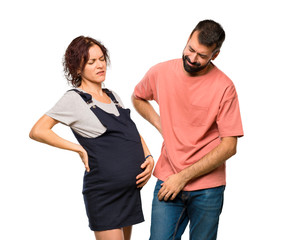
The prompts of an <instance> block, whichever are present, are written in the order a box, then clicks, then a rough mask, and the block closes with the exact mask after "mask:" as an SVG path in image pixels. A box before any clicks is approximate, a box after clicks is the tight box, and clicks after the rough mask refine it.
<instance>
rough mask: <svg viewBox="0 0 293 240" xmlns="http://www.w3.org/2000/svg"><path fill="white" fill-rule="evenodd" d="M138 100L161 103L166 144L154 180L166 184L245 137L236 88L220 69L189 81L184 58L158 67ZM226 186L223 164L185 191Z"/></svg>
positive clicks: (140, 88)
mask: <svg viewBox="0 0 293 240" xmlns="http://www.w3.org/2000/svg"><path fill="white" fill-rule="evenodd" d="M134 95H135V96H136V97H137V98H142V99H145V100H155V101H156V102H157V103H158V104H159V109H160V118H161V125H162V134H163V138H164V142H163V145H162V150H161V155H160V157H159V159H158V161H157V164H156V167H155V170H154V176H156V177H157V178H158V179H160V180H162V181H165V180H166V179H167V178H168V176H170V175H172V174H174V173H178V172H180V171H181V170H183V169H184V168H186V167H188V166H190V165H192V164H193V163H195V162H196V161H198V160H199V159H201V158H202V157H203V156H204V155H206V154H207V153H209V152H210V151H211V150H212V149H213V148H215V147H216V146H217V145H219V144H220V142H221V140H220V138H221V137H228V136H243V129H242V123H241V117H240V111H239V104H238V97H237V93H236V90H235V87H234V84H233V82H232V81H231V80H230V79H229V78H228V77H227V76H226V75H225V74H224V73H223V72H222V71H220V70H219V69H218V68H217V67H216V66H214V68H213V69H212V70H211V71H210V72H209V73H207V74H205V75H203V76H199V77H190V76H186V75H185V74H184V70H183V63H182V59H175V60H170V61H167V62H164V63H159V64H157V65H155V66H154V67H152V68H151V69H150V70H149V71H148V72H147V73H146V75H145V76H144V78H143V79H142V80H141V81H140V82H139V83H138V84H137V86H136V87H135V90H134ZM225 184H226V174H225V164H223V165H222V166H220V167H218V168H217V169H215V170H214V171H212V172H210V173H208V174H206V175H204V176H202V177H199V178H197V179H195V180H194V181H192V182H190V183H188V185H186V187H185V188H184V190H186V191H193V190H198V189H205V188H211V187H216V186H221V185H225Z"/></svg>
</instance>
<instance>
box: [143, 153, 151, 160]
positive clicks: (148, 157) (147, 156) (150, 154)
mask: <svg viewBox="0 0 293 240" xmlns="http://www.w3.org/2000/svg"><path fill="white" fill-rule="evenodd" d="M149 157H153V156H152V155H151V154H149V155H147V156H145V158H144V160H147V158H149Z"/></svg>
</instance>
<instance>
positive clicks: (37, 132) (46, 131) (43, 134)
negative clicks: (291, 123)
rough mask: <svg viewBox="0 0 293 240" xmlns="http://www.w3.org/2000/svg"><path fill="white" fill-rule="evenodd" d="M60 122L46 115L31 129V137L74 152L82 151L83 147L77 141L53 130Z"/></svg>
mask: <svg viewBox="0 0 293 240" xmlns="http://www.w3.org/2000/svg"><path fill="white" fill-rule="evenodd" d="M57 123H58V121H56V120H55V119H52V118H51V117H49V116H47V115H44V116H43V117H41V118H40V120H39V121H38V122H37V123H36V124H35V125H34V126H33V128H32V130H31V131H30V134H29V136H30V138H31V139H33V140H36V141H38V142H42V143H45V144H48V145H51V146H53V147H57V148H61V149H66V150H70V151H74V152H78V153H80V152H82V151H83V148H82V147H81V146H80V145H79V144H76V143H73V142H70V141H68V140H66V139H64V138H62V137H60V136H58V135H57V134H56V133H55V132H53V131H52V128H53V126H55V125H56V124H57Z"/></svg>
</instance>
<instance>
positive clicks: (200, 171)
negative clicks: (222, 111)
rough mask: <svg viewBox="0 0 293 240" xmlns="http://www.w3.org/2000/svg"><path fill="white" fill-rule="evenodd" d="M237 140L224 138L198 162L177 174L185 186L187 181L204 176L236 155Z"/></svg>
mask: <svg viewBox="0 0 293 240" xmlns="http://www.w3.org/2000/svg"><path fill="white" fill-rule="evenodd" d="M236 146H237V138H236V137H225V138H223V139H222V142H221V143H220V144H219V145H218V146H217V147H216V148H215V149H213V150H212V151H211V152H209V153H208V154H207V155H205V156H204V157H203V158H202V159H200V160H199V161H198V162H196V163H194V164H193V165H191V166H189V167H188V168H186V169H184V170H182V171H181V172H180V173H179V174H180V175H181V177H182V179H184V180H183V181H184V182H185V183H186V184H187V183H188V182H189V181H191V180H193V179H196V178H198V177H200V176H202V175H205V174H207V173H209V172H211V171H213V170H215V169H216V168H217V167H219V166H220V165H222V164H223V163H224V162H225V161H226V160H228V159H229V158H230V157H232V156H233V155H234V154H236Z"/></svg>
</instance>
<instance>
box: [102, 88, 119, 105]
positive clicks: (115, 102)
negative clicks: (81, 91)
mask: <svg viewBox="0 0 293 240" xmlns="http://www.w3.org/2000/svg"><path fill="white" fill-rule="evenodd" d="M104 91H105V93H106V94H107V95H108V96H109V97H110V98H111V100H112V101H113V103H114V104H115V105H116V106H117V107H121V105H120V104H119V102H118V101H117V99H116V98H115V96H114V94H113V93H112V92H111V91H110V90H109V89H107V88H104Z"/></svg>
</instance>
